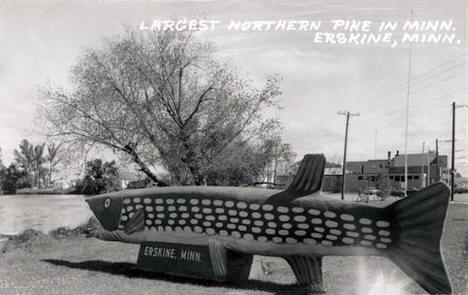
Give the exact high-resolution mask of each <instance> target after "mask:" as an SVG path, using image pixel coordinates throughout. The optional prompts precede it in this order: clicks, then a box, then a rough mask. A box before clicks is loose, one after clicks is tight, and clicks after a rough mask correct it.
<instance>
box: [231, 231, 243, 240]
mask: <svg viewBox="0 0 468 295" xmlns="http://www.w3.org/2000/svg"><path fill="white" fill-rule="evenodd" d="M231 236H233V237H234V238H236V239H238V238H240V237H241V234H240V232H238V231H233V232H232V233H231Z"/></svg>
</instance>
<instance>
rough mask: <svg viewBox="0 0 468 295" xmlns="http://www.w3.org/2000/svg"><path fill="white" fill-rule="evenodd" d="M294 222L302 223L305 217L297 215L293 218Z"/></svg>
mask: <svg viewBox="0 0 468 295" xmlns="http://www.w3.org/2000/svg"><path fill="white" fill-rule="evenodd" d="M294 220H295V221H297V222H304V221H306V218H305V216H302V215H298V216H294Z"/></svg>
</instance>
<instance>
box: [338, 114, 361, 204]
mask: <svg viewBox="0 0 468 295" xmlns="http://www.w3.org/2000/svg"><path fill="white" fill-rule="evenodd" d="M338 115H346V131H345V142H344V153H343V172H342V175H341V200H344V191H345V172H346V151H347V148H348V126H349V117H350V116H359V113H354V114H353V113H350V112H342V111H339V112H338Z"/></svg>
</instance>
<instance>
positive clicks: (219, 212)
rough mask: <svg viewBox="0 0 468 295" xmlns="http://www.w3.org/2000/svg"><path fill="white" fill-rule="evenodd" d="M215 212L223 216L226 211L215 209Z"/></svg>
mask: <svg viewBox="0 0 468 295" xmlns="http://www.w3.org/2000/svg"><path fill="white" fill-rule="evenodd" d="M215 212H216V213H218V214H223V213H224V209H223V208H216V209H215Z"/></svg>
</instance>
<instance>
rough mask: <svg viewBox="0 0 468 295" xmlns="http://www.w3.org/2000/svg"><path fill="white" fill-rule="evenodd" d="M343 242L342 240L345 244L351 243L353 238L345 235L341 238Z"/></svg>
mask: <svg viewBox="0 0 468 295" xmlns="http://www.w3.org/2000/svg"><path fill="white" fill-rule="evenodd" d="M343 242H344V243H345V244H352V243H354V240H353V239H351V238H347V237H346V238H343Z"/></svg>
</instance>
